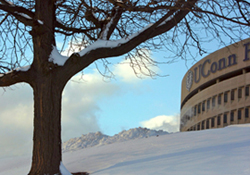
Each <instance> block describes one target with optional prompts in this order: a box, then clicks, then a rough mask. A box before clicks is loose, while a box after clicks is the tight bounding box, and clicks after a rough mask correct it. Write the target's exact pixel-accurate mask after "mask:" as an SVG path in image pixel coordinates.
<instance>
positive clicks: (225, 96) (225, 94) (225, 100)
mask: <svg viewBox="0 0 250 175" xmlns="http://www.w3.org/2000/svg"><path fill="white" fill-rule="evenodd" d="M227 94H228V92H225V93H224V103H227Z"/></svg>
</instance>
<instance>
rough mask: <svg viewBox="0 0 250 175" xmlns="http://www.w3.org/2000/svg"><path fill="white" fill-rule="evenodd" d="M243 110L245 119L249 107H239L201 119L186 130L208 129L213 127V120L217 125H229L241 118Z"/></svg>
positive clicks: (247, 116) (247, 115)
mask: <svg viewBox="0 0 250 175" xmlns="http://www.w3.org/2000/svg"><path fill="white" fill-rule="evenodd" d="M243 111H244V114H245V115H244V116H245V119H248V118H249V107H246V108H245V109H244V108H240V109H238V110H236V109H235V110H232V111H230V112H225V113H224V114H219V115H218V116H215V117H212V118H209V119H206V120H203V121H202V122H200V123H198V124H197V125H194V126H192V127H191V128H190V129H188V131H196V130H203V129H210V128H214V127H216V126H215V121H216V122H217V123H216V124H217V127H220V126H221V125H222V126H226V125H229V124H231V123H233V122H234V121H240V120H241V119H243V118H244V117H243V115H242V113H243ZM235 114H237V115H235ZM228 115H230V117H229V118H228ZM210 123H211V127H210Z"/></svg>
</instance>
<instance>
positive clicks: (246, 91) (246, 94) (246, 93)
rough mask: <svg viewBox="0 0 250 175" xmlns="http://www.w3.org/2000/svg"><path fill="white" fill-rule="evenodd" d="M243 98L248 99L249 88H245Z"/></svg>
mask: <svg viewBox="0 0 250 175" xmlns="http://www.w3.org/2000/svg"><path fill="white" fill-rule="evenodd" d="M245 96H246V97H248V96H249V86H246V87H245Z"/></svg>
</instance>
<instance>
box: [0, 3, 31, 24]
mask: <svg viewBox="0 0 250 175" xmlns="http://www.w3.org/2000/svg"><path fill="white" fill-rule="evenodd" d="M2 1H3V0H2ZM0 10H3V11H5V12H8V13H9V14H11V15H13V16H15V17H16V19H17V20H18V21H20V22H22V23H23V24H25V25H27V26H33V24H34V16H35V14H34V13H33V12H31V11H29V10H27V9H25V8H23V7H19V6H14V5H11V4H6V3H3V4H0Z"/></svg>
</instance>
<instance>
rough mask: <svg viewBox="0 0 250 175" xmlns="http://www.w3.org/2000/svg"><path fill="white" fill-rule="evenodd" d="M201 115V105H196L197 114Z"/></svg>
mask: <svg viewBox="0 0 250 175" xmlns="http://www.w3.org/2000/svg"><path fill="white" fill-rule="evenodd" d="M200 113H201V104H198V114H200Z"/></svg>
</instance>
